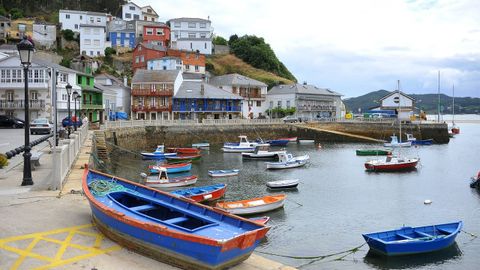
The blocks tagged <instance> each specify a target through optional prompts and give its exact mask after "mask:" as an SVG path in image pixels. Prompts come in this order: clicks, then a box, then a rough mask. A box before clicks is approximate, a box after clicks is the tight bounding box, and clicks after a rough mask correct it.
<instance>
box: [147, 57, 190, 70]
mask: <svg viewBox="0 0 480 270" xmlns="http://www.w3.org/2000/svg"><path fill="white" fill-rule="evenodd" d="M182 67H183V63H182V59H180V58H178V57H169V56H167V57H162V58H157V59H152V60H148V61H147V69H148V70H182Z"/></svg>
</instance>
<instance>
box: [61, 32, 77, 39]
mask: <svg viewBox="0 0 480 270" xmlns="http://www.w3.org/2000/svg"><path fill="white" fill-rule="evenodd" d="M62 36H63V38H64V39H65V40H66V41H74V40H75V33H74V32H73V31H72V30H70V29H65V30H62Z"/></svg>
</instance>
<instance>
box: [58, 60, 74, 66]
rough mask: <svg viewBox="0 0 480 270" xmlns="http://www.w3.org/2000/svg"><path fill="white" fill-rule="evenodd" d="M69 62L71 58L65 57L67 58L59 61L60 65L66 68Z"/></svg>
mask: <svg viewBox="0 0 480 270" xmlns="http://www.w3.org/2000/svg"><path fill="white" fill-rule="evenodd" d="M71 63H72V59H67V58H63V59H62V61H60V65H61V66H64V67H66V68H70V64H71Z"/></svg>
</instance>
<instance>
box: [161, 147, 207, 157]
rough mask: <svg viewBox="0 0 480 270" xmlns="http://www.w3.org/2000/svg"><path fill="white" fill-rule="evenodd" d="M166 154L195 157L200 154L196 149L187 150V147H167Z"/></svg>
mask: <svg viewBox="0 0 480 270" xmlns="http://www.w3.org/2000/svg"><path fill="white" fill-rule="evenodd" d="M167 152H168V153H177V154H178V155H197V154H199V153H200V149H198V148H187V147H178V148H176V147H169V148H167Z"/></svg>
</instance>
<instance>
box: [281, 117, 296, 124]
mask: <svg viewBox="0 0 480 270" xmlns="http://www.w3.org/2000/svg"><path fill="white" fill-rule="evenodd" d="M283 122H284V123H296V122H298V118H297V117H296V116H294V115H287V116H285V117H284V118H283Z"/></svg>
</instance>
